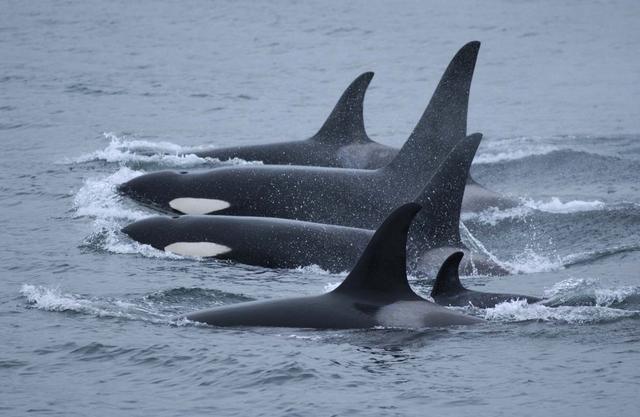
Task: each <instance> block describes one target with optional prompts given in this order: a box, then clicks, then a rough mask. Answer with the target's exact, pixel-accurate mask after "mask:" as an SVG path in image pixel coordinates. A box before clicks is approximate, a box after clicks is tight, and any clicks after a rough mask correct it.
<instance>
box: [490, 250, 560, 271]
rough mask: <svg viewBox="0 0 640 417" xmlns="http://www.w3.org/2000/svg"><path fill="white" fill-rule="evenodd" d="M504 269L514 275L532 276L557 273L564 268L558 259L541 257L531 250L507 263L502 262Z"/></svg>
mask: <svg viewBox="0 0 640 417" xmlns="http://www.w3.org/2000/svg"><path fill="white" fill-rule="evenodd" d="M502 263H503V265H505V266H506V269H507V270H509V271H511V272H513V273H516V274H532V273H535V272H549V271H557V270H559V269H562V268H564V265H563V263H562V261H561V260H560V259H559V258H556V259H553V258H552V257H550V256H546V255H541V254H539V253H537V252H536V251H534V250H533V249H531V248H525V250H524V251H523V252H521V253H519V254H517V255H516V256H514V257H513V258H512V259H510V260H508V261H502Z"/></svg>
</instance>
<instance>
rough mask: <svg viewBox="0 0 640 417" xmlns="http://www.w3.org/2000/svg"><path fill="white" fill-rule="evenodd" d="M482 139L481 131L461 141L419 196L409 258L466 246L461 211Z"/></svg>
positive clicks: (411, 233) (410, 237)
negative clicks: (466, 185)
mask: <svg viewBox="0 0 640 417" xmlns="http://www.w3.org/2000/svg"><path fill="white" fill-rule="evenodd" d="M481 140H482V134H481V133H474V134H473V135H470V136H467V137H466V138H464V139H462V140H460V141H458V144H457V145H456V146H455V147H454V148H453V149H452V150H451V152H449V155H447V156H446V158H445V159H444V161H442V163H441V164H440V166H439V167H438V168H437V169H436V172H435V173H434V175H433V176H432V177H431V180H430V181H429V183H428V184H427V186H426V187H425V188H424V190H423V191H422V193H420V195H418V197H417V198H416V200H415V201H416V203H418V204H420V206H422V210H421V211H420V213H418V215H417V216H416V218H415V220H414V221H413V224H412V225H411V232H410V233H409V253H410V254H411V256H410V258H412V259H415V258H416V257H417V256H419V255H420V254H421V253H422V252H424V251H427V250H429V249H433V248H437V247H443V246H453V247H458V248H465V246H464V244H463V243H462V240H461V239H460V211H461V209H462V198H463V196H464V190H465V184H466V182H467V178H468V176H469V170H470V169H471V162H472V161H473V158H474V156H475V155H476V151H477V150H478V146H480V141H481Z"/></svg>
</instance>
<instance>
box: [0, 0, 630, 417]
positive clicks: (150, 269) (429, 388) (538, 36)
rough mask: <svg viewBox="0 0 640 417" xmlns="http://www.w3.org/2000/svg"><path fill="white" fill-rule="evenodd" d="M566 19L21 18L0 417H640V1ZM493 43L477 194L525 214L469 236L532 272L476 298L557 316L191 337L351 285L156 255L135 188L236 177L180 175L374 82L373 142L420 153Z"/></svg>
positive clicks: (478, 224) (410, 14)
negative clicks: (240, 313)
mask: <svg viewBox="0 0 640 417" xmlns="http://www.w3.org/2000/svg"><path fill="white" fill-rule="evenodd" d="M558 3H559V2H556V1H543V2H536V3H530V2H511V1H509V2H507V1H504V2H478V3H473V2H469V3H466V2H465V4H463V5H454V6H451V5H448V3H447V2H432V3H431V4H423V3H422V2H403V3H399V4H395V5H392V4H386V3H382V2H349V3H348V4H347V3H344V4H343V3H342V2H331V3H326V2H323V3H318V4H315V5H309V4H302V3H297V2H278V3H277V4H274V5H263V4H252V3H246V2H201V1H189V2H162V3H160V2H151V1H143V2H135V3H134V4H130V3H129V2H110V3H103V2H95V1H86V2H51V3H36V2H17V1H3V2H2V10H3V12H2V13H0V52H1V56H2V59H0V100H1V102H0V138H1V144H2V158H0V164H1V171H0V190H1V192H0V207H2V213H3V216H0V226H1V228H2V233H1V234H0V270H1V271H2V279H1V280H0V329H1V331H2V337H1V338H0V375H1V376H2V384H0V414H3V415H8V416H9V415H10V416H16V415H23V414H35V415H38V414H41V415H64V416H73V415H86V414H87V413H90V414H92V415H114V414H115V415H151V414H153V415H157V416H176V415H180V416H183V415H200V414H202V415H204V414H206V415H243V416H244V415H265V416H271V415H305V416H306V415H403V416H404V415H415V416H423V415H427V414H433V413H443V414H444V415H468V414H470V413H476V414H478V415H514V414H517V415H548V414H551V413H553V414H554V415H558V416H573V415H583V416H586V415H619V416H622V415H629V416H631V415H636V414H637V412H638V409H639V406H640V402H639V400H638V395H637V394H638V390H639V389H640V372H639V371H638V370H639V369H640V366H639V365H640V356H639V353H640V326H639V324H640V285H639V283H638V282H639V281H638V279H639V276H638V265H639V264H640V188H639V187H640V186H639V185H638V184H639V182H638V180H639V179H640V145H639V143H640V117H639V116H640V114H639V111H638V109H639V108H640V106H639V105H638V104H639V102H638V97H640V82H638V81H640V59H639V58H638V55H637V48H638V44H639V43H640V30H639V29H638V21H639V19H640V3H638V2H636V1H617V2H616V1H614V2H606V3H602V2H598V1H567V2H563V3H562V4H558ZM472 39H478V40H481V41H483V47H482V49H481V53H480V58H479V62H478V66H477V71H476V76H475V79H474V84H473V88H472V97H471V108H470V116H469V130H470V131H482V132H484V133H485V134H486V136H485V137H486V139H485V141H484V142H483V145H482V146H481V148H480V152H479V155H478V157H477V159H476V163H475V165H474V167H473V174H474V176H475V177H476V179H477V180H478V181H479V182H481V183H483V184H486V185H487V186H488V187H490V188H492V189H495V190H497V191H501V192H503V193H506V194H510V195H514V196H518V197H521V198H522V205H521V206H520V207H518V208H516V209H511V210H509V211H487V212H483V213H475V214H469V215H466V216H465V218H464V226H465V229H466V231H465V234H466V236H465V239H466V240H467V241H468V242H469V244H472V245H475V246H476V247H478V248H480V249H481V250H486V251H487V252H488V253H489V254H490V255H491V256H493V257H495V258H496V259H498V260H499V261H500V262H502V263H503V264H504V265H505V266H506V267H507V268H509V269H510V270H512V271H513V272H514V274H513V275H511V276H508V277H503V278H488V277H480V276H472V277H467V278H465V283H466V284H467V285H469V286H473V287H476V288H484V289H486V290H493V291H508V292H520V293H526V294H532V295H537V296H546V297H549V298H550V299H551V303H552V304H553V305H558V306H559V307H557V308H552V307H544V306H528V305H525V304H521V303H508V304H503V305H499V306H497V307H496V308H494V309H489V310H477V311H469V313H472V314H476V315H479V316H481V317H484V318H486V319H488V321H489V322H488V323H487V324H486V325H482V326H476V327H473V328H460V329H447V330H442V329H432V330H398V329H374V330H359V331H313V330H296V329H250V330H232V329H213V328H208V327H206V326H195V325H193V324H188V323H183V322H180V321H176V320H175V317H176V316H178V315H180V314H183V313H186V312H190V311H193V310H195V309H199V308H205V307H209V306H212V305H217V304H228V303H235V302H241V301H245V300H252V299H267V298H275V297H286V296H293V295H305V294H309V295H310V294H317V293H319V292H322V291H325V290H328V289H329V288H331V287H332V286H333V285H335V284H336V283H338V282H340V280H341V279H342V276H341V275H331V274H328V273H325V272H323V271H321V270H318V269H317V268H313V267H307V268H301V269H299V270H286V271H270V270H264V269H261V268H256V267H249V266H242V265H229V264H224V263H219V262H215V261H206V262H205V261H199V260H194V259H183V258H180V257H176V256H168V255H166V254H164V253H160V252H158V251H155V250H153V249H151V248H148V247H143V246H140V245H137V244H134V243H132V242H131V241H129V240H127V239H126V238H125V237H124V236H123V235H122V234H120V232H119V231H118V230H119V228H120V227H121V226H122V225H124V224H126V223H127V222H129V221H131V220H134V219H138V218H141V217H144V216H148V215H150V214H151V213H150V212H149V211H147V210H146V209H143V208H140V207H138V206H136V205H135V204H133V203H131V202H129V201H123V200H121V199H120V198H119V197H118V196H116V194H115V193H114V186H115V185H116V184H118V183H121V182H123V181H125V180H127V179H129V178H131V177H133V176H135V175H139V174H141V173H142V172H147V171H152V170H155V169H159V168H182V167H189V168H206V167H211V166H215V165H217V164H219V161H209V160H203V159H200V158H197V157H195V156H193V155H191V156H185V157H178V156H176V154H178V153H182V152H184V151H186V150H188V149H189V147H190V146H192V145H198V144H208V145H218V146H219V145H226V144H231V143H256V142H267V141H273V140H285V139H298V138H300V139H301V138H304V137H308V136H310V135H311V134H313V133H314V130H315V129H316V128H318V127H319V126H320V124H321V123H322V121H323V119H324V117H325V116H326V115H327V114H328V112H329V111H330V109H331V107H332V106H333V104H334V102H335V100H337V97H338V96H339V94H340V92H341V91H342V89H343V88H344V87H345V86H346V85H347V84H348V83H349V82H350V81H351V80H352V79H353V78H354V77H355V76H356V75H357V74H359V73H360V72H363V71H366V70H371V69H373V70H375V71H377V75H376V78H375V79H374V81H373V83H372V86H371V88H370V91H369V94H368V96H367V100H366V112H365V118H366V123H367V126H368V130H369V134H370V135H371V136H372V137H373V138H374V139H376V140H379V141H381V142H384V143H387V144H392V145H396V146H399V145H400V144H401V143H402V142H403V140H404V139H405V138H406V136H407V135H408V133H409V132H410V130H411V128H412V125H413V123H415V121H416V120H417V118H418V116H419V115H420V114H421V112H422V110H423V109H424V106H425V105H426V102H427V100H428V98H429V96H430V93H431V92H432V90H433V88H434V87H435V84H436V82H437V80H438V78H439V76H440V74H441V72H442V70H443V69H444V67H445V66H446V64H447V62H448V60H449V58H450V57H451V56H452V55H453V53H454V52H455V51H456V50H457V48H458V47H459V46H461V45H462V44H463V43H465V42H466V41H469V40H472ZM167 154H168V155H167ZM225 163H234V164H244V163H250V162H246V161H229V162H225ZM429 284H430V282H429V281H428V280H424V281H423V280H420V281H414V282H413V285H414V288H415V289H416V290H417V291H418V292H420V293H422V294H425V295H426V294H428V292H429V290H430V286H429Z"/></svg>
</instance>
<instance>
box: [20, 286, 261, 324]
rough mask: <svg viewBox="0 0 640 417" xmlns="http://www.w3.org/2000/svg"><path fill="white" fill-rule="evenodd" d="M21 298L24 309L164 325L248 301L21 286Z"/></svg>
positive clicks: (198, 294)
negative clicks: (108, 295)
mask: <svg viewBox="0 0 640 417" xmlns="http://www.w3.org/2000/svg"><path fill="white" fill-rule="evenodd" d="M20 294H21V295H22V296H23V297H25V298H26V302H27V306H28V307H29V308H35V309H38V310H43V311H51V312H67V313H76V314H83V315H89V316H93V317H98V318H114V319H126V320H136V321H144V322H149V323H154V324H164V325H172V326H174V325H177V326H181V325H194V324H197V323H194V322H191V321H189V320H186V319H185V318H184V317H182V315H183V314H185V312H190V311H196V310H199V309H202V308H206V307H209V306H211V304H216V305H221V304H227V303H235V302H242V301H250V300H252V299H251V298H248V297H245V296H243V295H237V294H230V293H226V292H223V291H218V290H209V289H202V288H174V289H170V290H165V291H158V292H155V293H151V294H147V295H145V296H142V297H138V298H133V299H119V298H99V297H89V296H85V295H80V294H72V293H65V292H62V291H61V290H60V289H59V288H48V287H44V286H39V285H32V284H23V285H22V287H21V288H20Z"/></svg>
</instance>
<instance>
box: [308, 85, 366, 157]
mask: <svg viewBox="0 0 640 417" xmlns="http://www.w3.org/2000/svg"><path fill="white" fill-rule="evenodd" d="M372 78H373V72H365V73H364V74H361V75H360V76H359V77H358V78H356V79H355V80H353V82H352V83H351V84H350V85H349V87H347V89H346V90H344V93H342V97H340V100H338V103H337V104H336V106H335V107H334V108H333V111H332V112H331V114H330V115H329V117H328V118H327V120H326V121H325V122H324V124H323V125H322V127H321V128H320V130H319V131H318V133H316V134H315V135H314V136H313V137H312V138H311V140H315V141H319V142H323V143H326V144H333V145H345V144H349V143H357V142H370V141H371V139H369V137H368V136H367V132H366V130H365V128H364V116H363V103H364V94H365V93H366V92H367V87H369V83H370V82H371V79H372Z"/></svg>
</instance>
